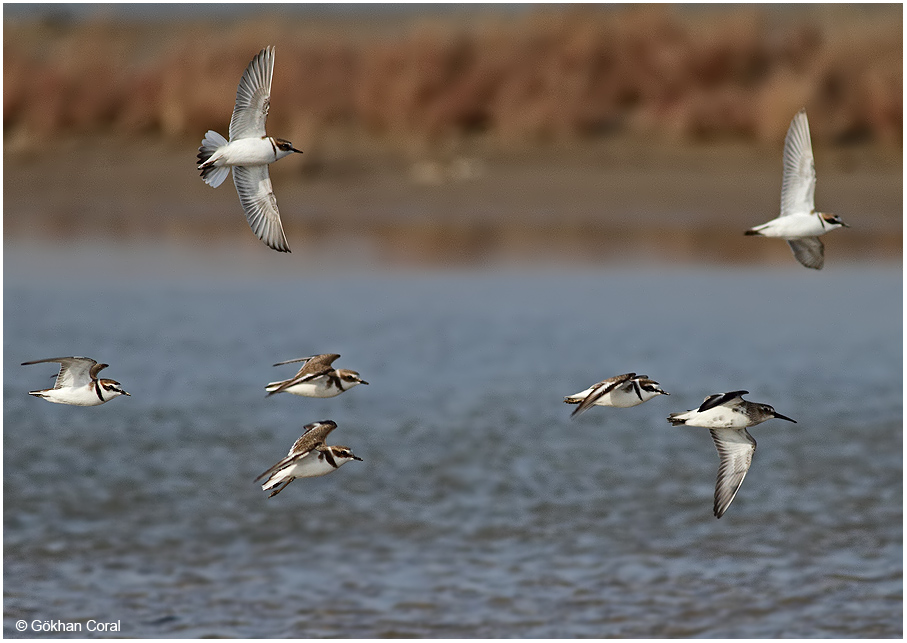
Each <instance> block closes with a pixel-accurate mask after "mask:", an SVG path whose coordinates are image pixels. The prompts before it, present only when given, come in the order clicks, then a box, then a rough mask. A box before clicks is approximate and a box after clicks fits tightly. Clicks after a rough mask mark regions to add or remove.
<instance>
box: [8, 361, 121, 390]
mask: <svg viewBox="0 0 907 643" xmlns="http://www.w3.org/2000/svg"><path fill="white" fill-rule="evenodd" d="M44 362H57V363H58V364H60V372H59V373H58V374H57V381H56V382H54V388H63V387H64V386H84V385H86V384H88V383H90V382H91V380H92V379H93V377H92V373H96V372H97V371H100V370H101V369H102V368H104V367H105V366H107V364H102V365H101V366H100V368H97V371H95V368H96V366H97V362H96V361H94V360H93V359H91V358H90V357H49V358H48V359H37V360H35V361H33V362H22V366H30V365H32V364H43V363H44Z"/></svg>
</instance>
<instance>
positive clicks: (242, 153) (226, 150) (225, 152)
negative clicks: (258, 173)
mask: <svg viewBox="0 0 907 643" xmlns="http://www.w3.org/2000/svg"><path fill="white" fill-rule="evenodd" d="M275 157H276V154H275V151H274V146H273V145H272V144H271V140H270V139H268V138H240V139H237V140H235V141H231V142H230V143H227V144H226V145H224V146H223V147H220V148H218V150H217V151H216V152H215V153H214V158H215V160H214V163H213V164H214V165H215V166H216V167H221V166H224V165H245V166H249V165H268V164H269V163H273V162H274V161H275V160H276V158H275Z"/></svg>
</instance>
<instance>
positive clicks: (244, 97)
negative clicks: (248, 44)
mask: <svg viewBox="0 0 907 643" xmlns="http://www.w3.org/2000/svg"><path fill="white" fill-rule="evenodd" d="M273 76H274V47H265V48H264V49H262V50H261V51H260V52H258V55H257V56H255V58H253V59H252V62H250V63H249V66H248V67H246V71H245V72H243V75H242V79H241V80H240V81H239V89H237V90H236V105H235V106H234V107H233V117H232V118H231V119H230V140H231V141H232V140H234V139H237V138H261V137H262V136H265V135H266V134H265V121H266V120H267V119H268V108H269V107H270V106H271V78H272V77H273Z"/></svg>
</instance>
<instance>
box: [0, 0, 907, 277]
mask: <svg viewBox="0 0 907 643" xmlns="http://www.w3.org/2000/svg"><path fill="white" fill-rule="evenodd" d="M901 16H902V9H901V7H900V5H863V4H861V5H833V6H827V5H818V6H774V5H762V6H724V5H721V6H670V5H661V6H649V5H642V6H635V5H633V6H629V5H628V6H613V5H608V6H597V5H584V6H569V5H565V6H551V5H474V6H460V5H452V6H438V7H433V6H421V5H420V6H416V7H407V6H393V5H390V6H388V5H358V6H345V7H344V6H340V7H333V6H323V5H322V6H319V5H308V6H299V7H285V6H281V5H267V6H257V7H256V6H245V5H237V6H233V7H225V8H220V7H210V6H192V5H189V6H187V7H177V6H155V5H149V6H144V7H142V6H139V7H136V8H131V7H126V6H108V7H100V8H98V7H93V6H87V7H86V6H84V5H73V6H70V5H58V6H53V7H52V8H43V9H42V8H35V7H27V6H17V5H13V6H8V7H6V10H5V15H4V60H3V69H4V92H3V100H4V112H3V114H4V116H3V118H4V120H3V126H4V134H5V138H4V158H5V160H6V163H5V169H6V174H5V182H4V191H5V194H4V196H5V197H6V198H5V205H6V208H5V210H6V215H7V216H6V217H5V218H4V233H5V235H6V239H7V243H11V242H13V241H15V240H19V239H24V238H27V239H49V240H60V239H66V240H67V241H68V242H71V241H72V240H73V239H74V238H77V239H98V238H106V239H112V240H116V241H131V242H137V243H141V244H147V243H151V242H157V241H168V242H182V243H186V244H192V245H204V246H208V245H209V244H211V243H212V242H214V241H218V240H221V241H223V240H230V241H238V242H239V246H240V247H241V248H248V249H249V251H250V252H256V253H257V252H258V250H259V248H258V247H257V246H256V243H255V240H254V238H250V237H249V231H248V229H247V226H246V225H245V222H244V219H243V215H242V211H241V209H239V207H238V205H237V198H236V195H235V194H233V193H232V192H233V188H232V186H231V185H229V184H230V182H229V181H228V182H227V184H226V187H223V188H220V189H219V190H217V191H214V190H212V189H211V188H210V187H208V186H206V185H204V184H203V183H202V181H201V180H200V179H199V177H198V173H197V172H196V171H195V170H194V168H193V163H194V161H195V154H196V148H197V147H198V145H199V143H200V142H201V139H202V136H203V135H204V132H205V131H206V130H208V129H214V130H219V131H221V132H222V133H226V129H227V125H228V124H229V120H230V114H231V111H232V107H233V101H234V98H235V95H236V86H237V84H238V81H239V78H240V76H241V75H242V72H243V70H244V69H245V67H246V65H247V64H248V63H249V61H250V60H251V59H252V57H253V56H254V55H255V54H256V53H257V52H258V51H259V50H260V49H261V48H262V46H264V45H268V44H272V45H275V46H276V48H277V57H276V65H275V74H274V82H273V95H272V101H271V113H270V116H269V119H268V130H269V132H270V133H271V134H273V135H276V136H281V137H283V138H287V139H290V140H291V141H293V143H294V144H295V145H296V147H297V148H299V149H301V150H304V154H303V155H301V156H295V157H292V158H290V159H287V160H284V161H282V162H281V163H279V164H277V165H275V166H274V167H272V179H273V183H274V188H275V194H276V195H277V198H278V202H279V204H280V208H281V212H282V218H283V223H284V226H285V228H286V232H287V235H288V238H289V242H290V247H291V248H292V249H293V250H294V251H295V252H298V253H300V254H303V253H311V252H312V251H314V250H317V249H318V248H325V247H328V246H329V247H331V248H332V249H335V250H336V251H337V252H338V253H342V252H344V249H345V248H349V247H351V246H350V245H349V244H351V243H353V244H354V245H353V246H352V247H354V248H355V251H353V252H354V254H355V255H356V256H357V257H358V258H359V260H361V261H363V260H368V261H375V262H379V263H394V264H401V263H403V264H439V263H440V264H455V265H474V264H476V263H477V262H480V263H485V264H487V263H488V262H502V261H503V262H512V261H520V262H522V261H529V262H532V261H536V260H539V259H542V260H544V261H547V262H556V261H569V262H576V261H583V262H592V263H601V262H614V261H639V260H641V259H643V260H646V261H673V260H676V259H683V260H689V261H695V262H700V261H702V262H724V263H727V262H735V263H738V262H746V263H764V262H770V263H776V262H780V261H785V260H786V253H788V252H789V250H788V249H787V247H786V244H784V243H777V242H771V241H768V242H767V241H765V240H761V239H744V238H743V237H742V234H741V233H742V230H744V229H746V228H748V227H751V226H753V225H757V224H759V223H762V222H764V221H767V220H768V219H771V218H773V217H774V216H776V215H777V213H778V203H779V194H780V185H781V151H782V143H783V139H784V135H785V132H786V131H787V127H788V125H789V123H790V120H791V118H792V117H793V115H794V114H795V113H796V112H797V111H798V110H799V109H800V108H801V107H805V108H807V110H808V114H809V119H810V127H811V131H812V138H813V144H814V147H815V152H816V166H817V171H818V176H819V183H818V187H817V190H816V202H817V203H816V204H817V207H818V208H820V209H824V210H830V211H832V212H835V213H838V214H840V215H841V216H842V217H843V218H844V220H845V221H851V222H852V224H853V228H852V229H851V230H848V231H847V232H846V234H840V233H838V234H835V235H834V236H833V237H832V238H831V239H830V241H829V244H830V249H829V255H830V257H831V260H833V261H845V260H860V261H898V260H899V258H900V253H901V245H902V242H901V227H902V226H901V181H902V176H901V174H902V173H901V167H902V165H901V144H902V130H903V118H902V94H903V92H902V42H903V40H902V20H901ZM313 246H314V247H313Z"/></svg>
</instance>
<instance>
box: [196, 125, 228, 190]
mask: <svg viewBox="0 0 907 643" xmlns="http://www.w3.org/2000/svg"><path fill="white" fill-rule="evenodd" d="M227 142H228V141H227V139H225V138H224V137H223V136H221V135H220V134H218V133H217V132H215V131H214V130H208V131H207V132H206V133H205V138H204V139H202V144H201V147H199V148H198V169H200V170H201V172H202V179H203V180H204V182H205V183H207V184H208V185H210V186H211V187H213V188H216V187H217V186H219V185H220V184H221V183H223V182H224V180H225V179H226V178H227V175H228V174H230V168H229V167H228V166H226V165H221V166H220V167H217V166H214V165H206V163H207V162H208V159H210V158H211V156H212V155H213V154H214V153H215V152H216V151H217V150H218V149H219V148H221V147H223V146H224V145H226V144H227Z"/></svg>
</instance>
